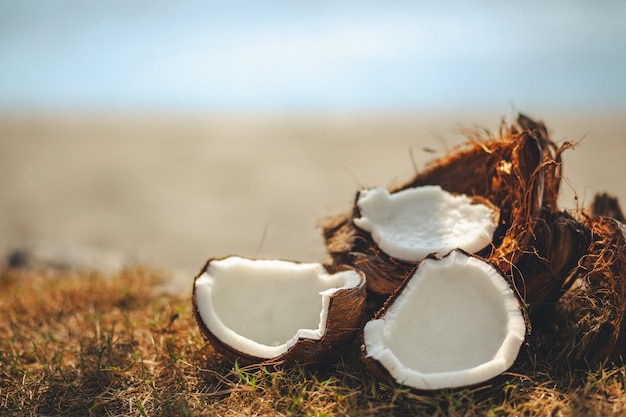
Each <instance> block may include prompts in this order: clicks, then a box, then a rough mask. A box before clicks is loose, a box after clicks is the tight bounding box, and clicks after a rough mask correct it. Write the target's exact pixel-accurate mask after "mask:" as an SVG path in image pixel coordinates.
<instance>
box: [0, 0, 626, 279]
mask: <svg viewBox="0 0 626 417" xmlns="http://www.w3.org/2000/svg"><path fill="white" fill-rule="evenodd" d="M625 19H626V3H624V2H621V1H616V0H615V1H611V0H609V1H605V2H591V1H588V0H567V1H565V0H556V1H552V2H542V1H538V0H537V1H536V0H531V1H524V2H521V1H513V2H501V1H495V0H485V1H475V2H465V1H460V0H459V1H454V0H443V1H437V2H427V1H404V0H397V1H386V2H382V1H367V0H365V1H364V0H359V1H356V0H346V1H343V2H336V1H329V0H319V1H315V2H298V1H293V0H291V1H289V0H267V1H264V2H257V1H243V0H233V1H228V2H226V1H219V2H218V1H210V0H209V1H199V0H186V1H179V2H171V1H165V0H150V1H148V0H136V1H128V0H125V1H119V0H109V1H106V2H83V1H77V0H57V1H55V2H41V1H36V0H19V1H18V0H0V251H2V252H1V253H12V252H14V250H15V249H16V248H27V249H24V250H35V249H33V248H37V250H38V251H40V252H42V253H44V252H45V253H47V254H48V255H46V256H50V257H52V258H61V259H67V260H68V262H70V263H72V262H74V263H87V264H93V265H97V266H98V267H100V268H104V269H107V268H109V269H110V268H116V267H119V266H120V265H124V264H127V263H134V262H140V263H148V264H151V265H154V266H157V267H163V268H166V269H168V270H171V271H174V272H176V273H177V274H180V275H182V276H188V277H190V278H192V277H193V274H194V273H195V272H196V271H197V270H199V268H200V267H201V266H202V264H203V263H204V261H205V260H206V259H207V258H209V257H214V256H225V255H229V254H235V253H236V254H240V255H244V256H259V257H276V258H284V259H294V260H302V261H320V260H323V259H324V247H323V242H322V239H321V237H320V229H319V227H318V225H319V220H320V219H321V218H323V217H325V216H328V215H331V214H335V213H338V212H342V211H346V210H348V209H349V208H350V205H351V203H352V200H353V198H354V194H355V192H356V191H357V190H358V189H359V188H361V187H369V186H378V185H388V184H389V183H392V182H394V181H403V180H406V179H408V178H409V177H410V176H411V175H412V174H413V173H414V172H415V170H416V169H422V168H423V167H424V166H425V165H426V163H427V162H428V161H429V160H432V159H434V158H437V157H439V156H441V155H443V154H445V152H446V151H447V150H449V149H450V148H451V147H453V146H454V145H455V144H458V143H460V142H461V141H462V140H463V138H462V137H461V136H460V135H459V134H458V131H459V129H460V128H462V127H480V128H488V129H491V130H494V131H496V130H497V129H498V127H499V125H500V121H501V120H502V118H506V119H507V120H509V121H512V120H514V118H515V116H516V114H517V112H519V111H521V112H524V113H526V114H528V115H529V116H531V117H534V118H537V119H541V120H543V121H545V122H546V124H547V125H548V127H549V128H550V130H551V132H552V133H553V137H554V139H555V140H556V141H557V142H562V141H565V140H570V141H581V142H580V143H579V144H578V145H577V146H576V149H575V150H574V151H570V152H568V153H567V154H566V156H565V168H564V170H565V175H566V176H567V183H566V184H564V192H563V195H562V197H561V200H562V204H563V206H564V207H566V208H575V207H576V206H577V205H582V206H584V205H587V204H588V203H589V202H590V201H591V199H592V198H593V195H594V193H595V192H597V191H608V192H610V193H612V194H614V195H616V196H618V197H619V198H621V199H622V200H626V190H624V187H623V184H622V178H623V177H624V176H625V175H626V167H625V164H624V162H623V158H624V157H625V156H626V141H625V139H626V118H625V117H624V115H625V112H624V110H626V77H624V74H626V34H625V32H624V21H625ZM28 248H30V249H28Z"/></svg>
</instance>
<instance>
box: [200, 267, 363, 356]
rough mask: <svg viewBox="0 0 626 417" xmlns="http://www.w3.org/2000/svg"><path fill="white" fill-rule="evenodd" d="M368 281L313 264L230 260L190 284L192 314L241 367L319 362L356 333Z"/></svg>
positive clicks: (350, 272) (349, 272)
mask: <svg viewBox="0 0 626 417" xmlns="http://www.w3.org/2000/svg"><path fill="white" fill-rule="evenodd" d="M364 301H365V277H364V276H363V274H362V273H360V272H358V271H356V270H353V269H349V270H344V271H339V272H337V273H334V274H331V273H329V272H328V271H327V270H326V269H325V268H324V266H322V265H321V264H316V263H297V262H289V261H279V260H253V259H245V258H241V257H237V256H232V257H228V258H223V259H213V260H210V261H209V262H207V264H206V266H205V267H204V269H203V270H202V271H201V273H200V275H198V277H197V278H196V279H195V282H194V289H193V303H194V312H195V317H196V320H197V322H198V324H199V325H200V328H201V329H202V330H203V332H204V334H205V336H207V338H208V339H209V340H210V341H211V342H212V343H213V344H214V345H215V346H216V348H217V349H218V350H219V351H221V353H223V354H224V355H225V356H227V357H230V358H233V359H235V358H238V359H240V360H242V361H243V362H247V363H253V362H276V361H281V362H295V361H297V362H301V363H310V362H317V361H318V360H319V359H321V358H322V357H324V355H325V354H328V353H330V352H331V351H332V350H335V349H336V348H337V347H338V346H340V345H342V344H344V343H346V342H347V341H349V340H350V339H351V338H352V337H354V336H355V334H356V333H357V332H358V330H359V328H360V324H361V323H362V312H363V305H364Z"/></svg>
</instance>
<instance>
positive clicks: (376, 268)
mask: <svg viewBox="0 0 626 417" xmlns="http://www.w3.org/2000/svg"><path fill="white" fill-rule="evenodd" d="M565 148H566V146H563V147H560V148H558V147H557V146H556V145H555V144H554V143H553V142H552V141H550V139H549V137H548V136H547V131H546V129H545V127H544V126H543V124H541V123H535V122H532V121H531V120H530V119H528V118H527V117H525V116H520V118H519V119H518V125H516V126H513V127H510V128H508V129H503V130H502V131H501V132H500V135H499V136H498V137H492V136H489V137H487V138H481V137H472V138H471V139H470V140H469V141H468V143H466V144H465V145H462V146H461V147H460V148H459V149H458V150H457V151H456V152H454V153H452V154H449V155H447V156H446V157H444V158H443V159H441V160H438V161H435V162H434V163H433V164H432V165H431V166H430V167H429V168H428V169H426V170H425V171H424V172H421V173H418V174H417V175H416V176H415V177H414V178H413V179H412V180H411V181H409V182H407V183H405V184H403V185H401V186H399V187H391V188H389V192H390V194H392V195H393V194H395V193H399V192H401V191H404V190H407V189H413V188H416V187H421V186H429V185H438V186H439V187H441V188H442V189H443V190H445V191H448V192H450V193H453V194H456V195H466V196H468V197H470V198H472V199H478V198H480V199H482V200H483V202H484V201H488V202H489V204H491V205H492V206H495V207H496V208H497V210H498V211H499V224H498V225H497V228H496V230H495V232H494V234H493V239H492V242H490V244H489V246H488V247H487V252H486V253H481V255H483V256H485V257H486V258H488V259H489V260H490V261H491V262H494V263H495V264H496V265H497V266H498V267H499V268H500V269H501V270H502V271H503V272H505V273H510V272H511V271H512V269H514V268H513V265H515V263H516V262H517V261H518V260H519V259H520V257H521V256H522V255H523V254H524V253H533V252H535V251H534V250H533V249H532V248H529V245H530V243H531V240H532V239H533V237H535V238H537V235H536V234H534V229H535V226H536V224H537V221H538V220H539V218H540V215H541V213H542V209H548V210H552V208H555V207H556V198H557V197H556V193H557V192H558V188H559V185H558V182H559V181H560V178H561V175H560V154H561V152H562V151H563V150H564V149H565ZM359 195H360V194H357V199H356V202H355V205H354V207H353V210H352V212H351V213H350V214H344V215H340V216H336V217H333V218H330V219H327V221H326V222H325V223H324V224H323V230H324V237H325V240H326V245H327V249H328V253H329V255H330V256H331V258H332V260H333V262H334V263H336V264H339V265H341V264H348V265H354V266H355V267H357V268H358V269H360V270H362V271H364V272H365V274H366V276H367V279H368V282H367V283H368V289H369V290H370V291H371V292H373V293H375V294H379V295H382V296H387V295H389V294H391V293H392V292H393V291H394V290H396V289H397V288H398V287H399V286H400V285H401V284H402V282H403V281H404V279H406V277H407V275H408V273H409V272H410V271H411V270H412V268H414V267H415V263H416V262H415V261H410V260H406V259H400V258H397V257H394V256H393V255H390V254H387V253H384V250H382V249H381V248H380V247H379V246H378V245H377V243H376V242H375V240H373V239H372V236H371V234H370V233H369V232H368V231H366V230H363V229H361V228H359V227H357V226H358V224H357V223H358V221H357V222H355V219H358V218H359V217H360V208H359V206H358V201H359ZM442 215H444V216H445V214H443V213H442ZM454 227H455V225H450V228H451V229H453V228H454ZM542 277H543V278H545V276H542ZM526 279H529V278H528V277H526ZM534 287H541V284H538V285H534Z"/></svg>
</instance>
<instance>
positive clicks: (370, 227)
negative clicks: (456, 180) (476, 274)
mask: <svg viewBox="0 0 626 417" xmlns="http://www.w3.org/2000/svg"><path fill="white" fill-rule="evenodd" d="M357 206H358V208H359V212H360V214H361V216H360V217H359V218H355V219H354V224H355V225H356V226H357V227H359V228H361V229H363V230H365V231H368V232H370V233H371V235H372V239H373V240H374V242H376V244H377V245H378V247H380V249H381V250H382V251H383V252H385V253H386V254H387V255H389V256H392V257H394V258H397V259H400V260H403V261H409V262H419V261H421V260H422V259H424V258H425V257H426V256H428V255H429V254H436V255H446V254H447V253H449V252H450V251H452V250H453V249H456V248H459V249H463V250H465V251H467V252H470V253H476V252H479V251H480V250H482V249H484V248H486V247H487V246H488V245H489V244H490V243H491V241H492V239H493V234H494V232H495V230H496V227H497V225H498V211H497V209H495V208H494V207H490V206H488V205H486V204H480V203H476V201H474V200H472V199H471V198H469V197H468V196H466V195H454V194H451V193H449V192H447V191H445V190H443V189H442V188H441V187H440V186H438V185H430V186H423V187H414V188H407V189H404V190H401V191H398V192H396V193H393V194H391V193H389V191H388V190H387V189H385V188H380V187H379V188H374V189H371V190H363V191H361V192H360V193H359V195H358V198H357Z"/></svg>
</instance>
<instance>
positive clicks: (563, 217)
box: [511, 209, 591, 311]
mask: <svg viewBox="0 0 626 417" xmlns="http://www.w3.org/2000/svg"><path fill="white" fill-rule="evenodd" d="M590 243H591V233H590V231H589V229H588V228H587V227H586V226H585V225H584V224H582V223H580V222H579V221H577V220H576V219H575V218H574V217H573V216H572V215H571V214H569V213H567V212H565V211H556V212H553V211H550V210H549V209H543V210H542V213H541V216H540V217H539V220H538V221H537V223H536V225H535V231H534V233H533V237H532V239H531V241H530V243H529V245H528V246H529V250H528V251H527V252H526V253H524V254H523V255H522V256H521V257H520V258H519V260H518V261H517V263H516V265H515V268H513V269H512V270H511V274H512V276H513V277H514V278H513V282H514V283H515V287H516V289H517V291H518V292H519V293H520V294H521V297H522V298H523V299H524V300H525V302H526V304H527V305H528V306H529V309H530V310H531V311H533V310H535V309H536V308H538V307H541V306H542V304H548V305H551V304H553V303H554V302H555V301H556V299H557V298H558V297H559V296H560V294H561V293H562V292H563V291H564V289H566V288H567V287H568V286H569V285H570V284H571V277H572V272H573V271H574V269H575V268H576V267H577V266H578V262H579V260H580V259H581V257H582V256H583V255H584V254H585V253H586V252H587V250H588V249H589V245H590Z"/></svg>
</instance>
